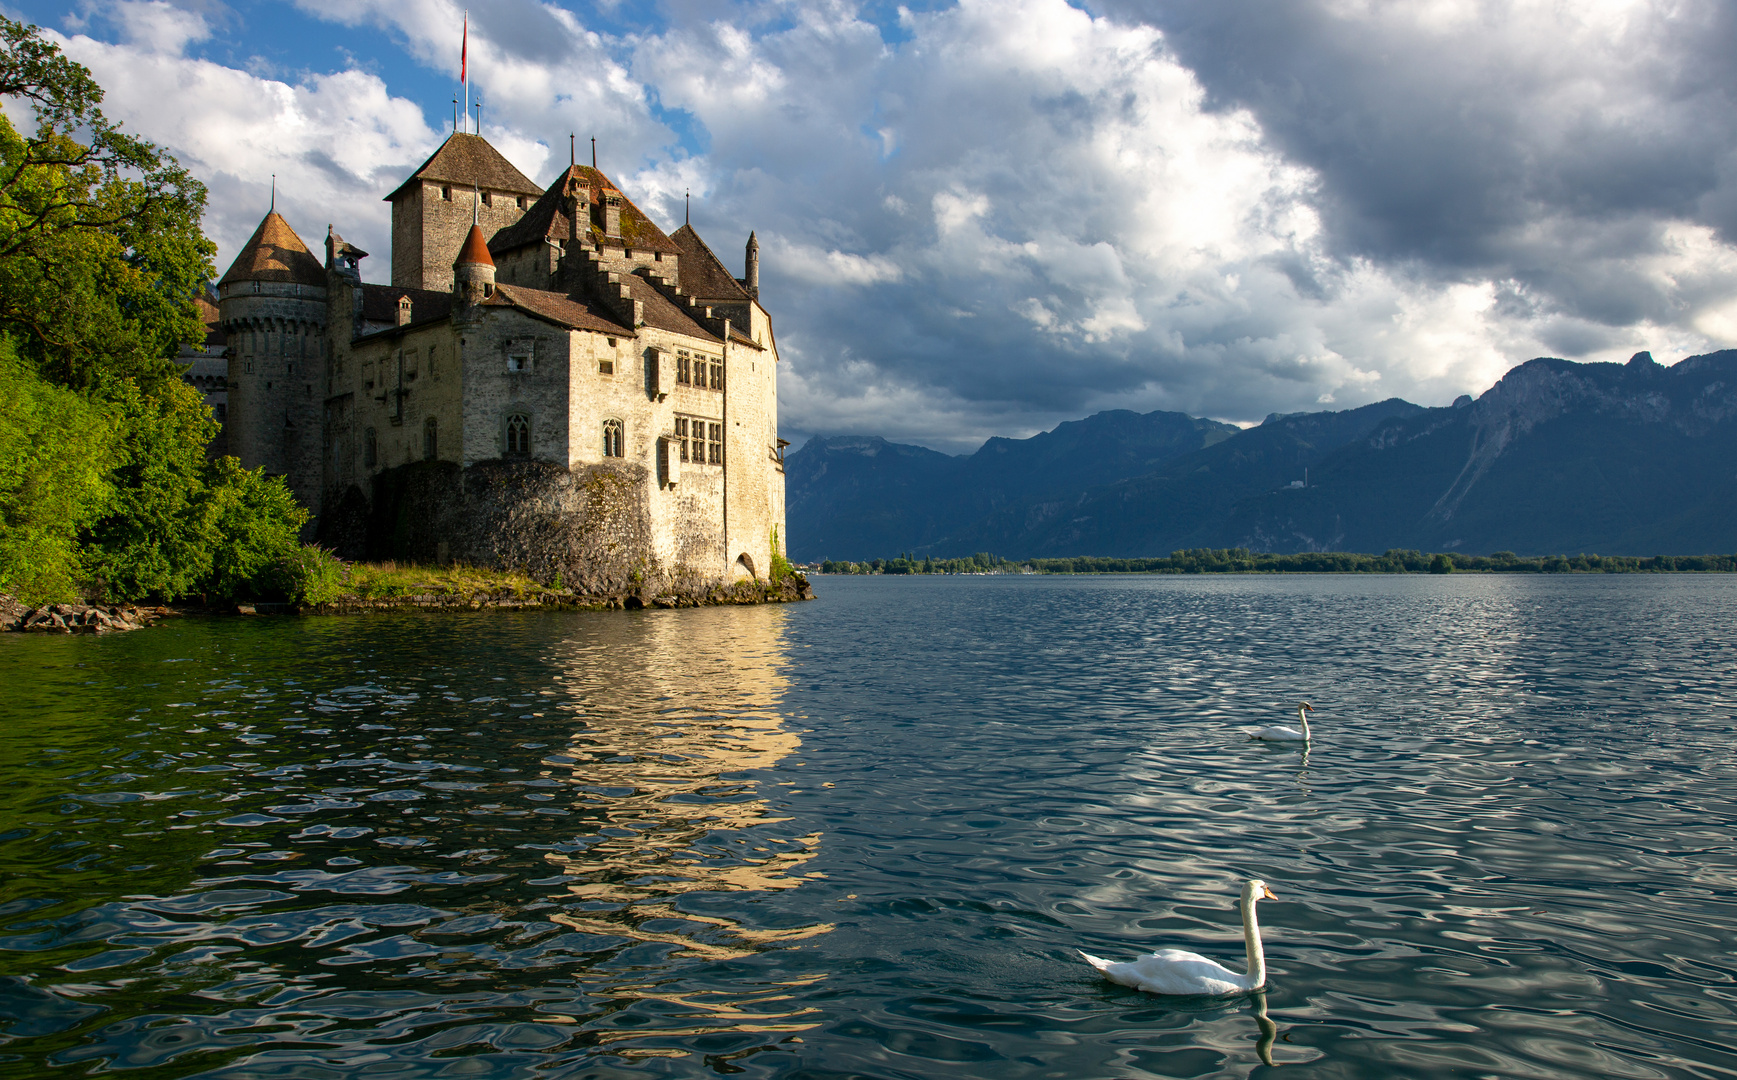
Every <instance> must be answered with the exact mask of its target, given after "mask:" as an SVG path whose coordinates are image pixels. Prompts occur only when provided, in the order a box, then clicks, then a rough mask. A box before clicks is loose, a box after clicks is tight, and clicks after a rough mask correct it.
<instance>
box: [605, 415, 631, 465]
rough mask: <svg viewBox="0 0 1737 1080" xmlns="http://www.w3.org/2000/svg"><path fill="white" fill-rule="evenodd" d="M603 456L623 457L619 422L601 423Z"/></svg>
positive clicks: (607, 421) (608, 421)
mask: <svg viewBox="0 0 1737 1080" xmlns="http://www.w3.org/2000/svg"><path fill="white" fill-rule="evenodd" d="M603 456H604V457H625V456H626V453H625V452H624V451H623V449H622V442H621V421H619V420H605V421H603Z"/></svg>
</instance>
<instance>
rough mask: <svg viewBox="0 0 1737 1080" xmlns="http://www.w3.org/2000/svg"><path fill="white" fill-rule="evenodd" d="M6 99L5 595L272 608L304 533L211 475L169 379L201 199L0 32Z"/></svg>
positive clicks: (63, 65) (242, 475) (46, 47)
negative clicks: (271, 589)
mask: <svg viewBox="0 0 1737 1080" xmlns="http://www.w3.org/2000/svg"><path fill="white" fill-rule="evenodd" d="M0 96H4V97H8V98H10V99H12V100H11V101H10V102H9V103H8V105H9V111H8V112H6V113H0V337H4V338H6V339H8V341H9V344H7V345H6V347H5V350H4V351H5V356H6V361H5V362H6V366H5V370H4V372H3V373H0V383H4V386H3V387H0V389H4V390H5V394H4V396H3V400H0V530H4V532H3V535H0V588H8V589H15V590H16V591H18V592H19V593H20V594H23V595H27V596H29V597H31V598H41V599H49V598H53V599H66V598H69V597H70V594H72V593H74V592H76V591H78V590H80V589H81V588H82V589H84V590H87V591H90V592H93V593H95V594H98V595H101V596H106V597H108V598H111V599H126V600H138V599H143V598H145V597H150V596H154V597H158V598H161V599H164V600H174V599H178V598H180V597H183V596H187V595H189V594H204V595H208V596H209V595H215V596H219V597H229V596H237V595H247V594H250V593H257V592H259V591H261V590H262V589H264V588H267V587H268V586H267V582H266V578H267V576H268V573H269V571H270V570H271V568H272V567H273V566H274V565H275V564H276V563H278V562H279V561H281V560H283V559H285V558H287V557H288V556H289V555H291V554H292V553H293V552H294V551H295V550H296V549H297V546H298V545H297V542H296V531H297V530H298V529H299V528H300V527H301V525H302V524H303V523H304V522H306V520H307V514H306V512H305V511H303V510H302V509H301V508H300V507H298V506H297V505H296V504H295V500H294V498H293V497H292V496H291V495H290V493H289V491H288V489H287V488H286V487H285V486H284V484H283V482H282V481H281V480H277V479H268V478H266V477H265V475H264V474H263V473H262V472H258V471H255V472H249V471H247V470H245V469H242V468H241V467H240V465H239V464H237V463H236V462H235V460H234V459H233V458H230V459H225V460H223V461H219V462H208V461H207V460H206V458H205V447H206V445H207V443H208V442H209V441H210V439H211V437H212V436H213V435H214V434H215V433H216V431H217V427H216V424H215V423H214V422H213V421H212V419H211V416H210V411H209V410H208V409H206V407H205V404H204V401H203V399H202V398H201V397H200V395H199V394H198V393H197V392H196V391H194V390H193V389H192V388H191V387H189V386H188V385H186V383H185V382H183V381H182V379H181V372H180V368H179V367H178V366H177V365H176V363H175V361H174V356H175V354H176V352H177V350H178V347H179V345H180V344H181V343H182V342H189V341H200V340H203V338H204V332H205V331H204V326H203V325H202V323H201V320H200V318H199V315H198V309H197V307H196V306H195V304H194V298H195V297H196V296H197V295H198V294H199V293H200V292H202V291H203V290H204V289H205V288H206V287H207V284H208V283H209V281H210V280H211V277H212V275H213V267H212V265H211V256H212V254H213V252H214V251H215V250H216V249H215V247H214V245H212V244H211V242H210V241H208V240H206V239H205V237H204V235H203V234H202V233H201V232H200V227H199V221H200V216H201V214H202V213H203V211H204V206H205V188H204V186H203V185H202V184H200V183H199V182H198V181H197V180H195V179H193V177H192V176H191V175H189V174H188V173H187V171H186V170H185V169H183V168H182V167H181V166H180V164H179V163H177V162H176V161H175V160H174V158H173V157H171V156H169V155H167V154H165V153H163V152H162V151H161V150H159V149H157V148H156V147H155V146H153V145H151V144H150V143H149V142H146V141H144V140H141V139H137V138H134V137H133V136H131V135H127V134H125V133H123V132H121V131H120V130H119V129H118V128H117V127H116V126H115V125H113V124H111V123H109V121H108V120H107V119H106V118H105V117H104V116H103V114H102V110H101V109H100V108H99V107H98V106H99V105H100V104H101V102H102V89H101V88H100V87H99V86H98V85H97V84H96V82H95V80H93V79H92V78H91V75H90V72H89V71H87V70H86V69H85V68H83V67H81V66H80V65H78V64H76V63H74V62H72V61H71V60H69V59H67V58H66V57H65V56H63V55H61V53H60V51H59V49H58V48H57V47H56V46H55V45H54V44H53V43H52V42H49V41H47V40H46V39H44V38H43V37H42V36H41V32H40V31H39V30H38V29H37V28H36V27H33V26H27V25H25V24H23V23H18V22H14V21H12V20H10V19H6V18H3V17H0ZM25 117H28V119H29V121H30V122H31V123H32V124H33V125H34V127H33V128H32V129H30V130H29V132H28V133H25V132H21V131H20V129H19V128H18V127H15V126H14V124H13V119H14V118H25ZM21 122H22V120H21Z"/></svg>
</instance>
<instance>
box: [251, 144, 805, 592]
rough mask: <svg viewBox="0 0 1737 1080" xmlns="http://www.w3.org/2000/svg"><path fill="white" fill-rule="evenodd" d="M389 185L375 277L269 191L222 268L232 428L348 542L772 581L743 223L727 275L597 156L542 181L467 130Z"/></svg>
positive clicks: (765, 355)
mask: <svg viewBox="0 0 1737 1080" xmlns="http://www.w3.org/2000/svg"><path fill="white" fill-rule="evenodd" d="M386 199H387V201H389V202H390V203H391V204H392V284H391V285H390V286H386V285H375V284H368V283H365V282H363V281H362V279H361V269H360V268H361V262H362V260H363V259H364V258H365V257H367V253H366V252H364V251H361V250H359V249H357V248H356V247H355V246H353V245H351V244H349V243H347V242H345V241H344V239H343V238H342V237H341V236H340V235H339V234H338V233H337V232H336V231H334V230H333V229H332V228H330V227H328V229H327V233H326V236H325V252H324V258H323V259H320V258H316V257H315V255H314V254H313V252H311V251H310V250H309V249H308V247H307V245H306V244H304V243H303V242H302V240H301V238H300V237H299V236H297V235H296V232H295V230H293V229H292V228H290V225H289V223H288V222H287V221H285V220H284V219H283V218H282V217H281V216H279V215H278V214H277V213H276V212H275V211H273V212H271V213H268V214H267V215H266V217H265V220H263V221H262V222H260V225H259V228H258V229H257V230H256V231H255V232H254V234H253V237H252V238H251V239H250V240H249V241H248V242H247V244H246V246H245V247H244V248H243V249H242V251H241V253H240V254H239V255H237V256H236V259H235V262H234V264H233V265H231V266H230V268H229V270H228V271H227V272H226V273H225V274H224V275H223V277H222V279H221V280H220V281H219V282H218V290H217V291H218V309H219V315H220V321H221V326H222V329H223V331H224V332H225V334H226V335H227V341H228V345H229V359H228V365H229V379H228V402H227V425H226V436H227V439H228V446H229V451H230V452H231V453H233V454H235V455H236V456H237V457H239V458H240V459H241V461H242V463H243V464H244V465H246V466H248V467H250V468H252V467H257V466H264V467H265V468H266V469H267V471H269V472H271V473H275V474H281V475H283V476H284V477H285V478H286V480H287V482H288V483H289V486H290V487H291V489H292V490H293V491H294V492H295V493H296V495H297V497H298V498H300V499H301V501H302V502H303V503H304V504H305V505H306V506H307V507H308V508H309V509H310V510H311V511H312V512H313V514H314V522H313V524H312V525H311V529H312V530H313V531H314V532H315V535H316V536H317V538H318V539H319V540H320V542H322V543H325V544H327V545H329V546H332V547H334V548H335V549H337V551H338V553H339V554H341V555H343V556H345V557H349V558H360V557H368V558H397V559H409V560H415V561H426V562H436V561H439V562H445V561H449V560H457V561H462V562H467V563H475V564H478V565H490V566H499V567H506V568H513V569H522V570H524V571H527V572H529V573H530V574H532V575H533V576H535V577H537V578H539V579H541V580H544V581H555V580H559V581H561V582H562V583H563V584H566V585H568V586H570V587H573V588H575V589H577V590H579V591H581V592H584V593H589V594H593V595H636V596H639V597H642V598H644V599H647V600H649V599H651V598H653V597H657V596H666V595H678V596H679V595H697V594H701V593H705V592H706V591H708V590H714V589H716V588H717V587H719V586H727V585H729V584H731V583H732V582H735V581H741V580H744V579H748V578H756V579H761V580H764V578H765V576H766V573H767V571H768V570H769V568H770V567H771V565H772V554H773V545H774V544H777V546H778V547H779V548H780V549H782V548H783V547H784V535H783V534H784V464H783V446H784V442H783V441H782V440H780V439H779V438H778V396H777V388H778V352H777V345H776V342H775V340H774V337H773V332H772V322H771V319H770V318H769V317H768V316H767V314H766V310H765V309H764V308H762V307H761V306H760V298H759V271H758V258H759V246H758V242H757V241H756V240H755V238H754V237H753V236H752V235H750V236H749V239H748V247H747V252H746V266H745V268H744V270H745V272H744V275H743V276H742V277H741V278H736V277H734V276H732V275H731V273H730V272H729V271H728V270H727V269H726V268H725V267H724V265H723V263H722V262H721V261H720V260H719V259H718V257H717V256H716V255H714V254H713V253H712V250H711V249H710V248H709V247H707V246H706V244H705V242H704V241H703V240H701V239H700V236H699V234H698V233H697V232H695V231H694V230H693V228H692V227H691V226H689V225H683V226H682V228H681V229H679V230H678V231H676V232H675V233H674V234H673V235H666V234H665V233H664V232H663V231H662V230H661V229H659V228H658V227H657V225H655V224H654V223H653V222H652V221H651V220H650V219H649V218H647V217H646V216H645V215H644V214H643V213H641V212H640V211H639V209H638V207H636V206H635V205H634V204H633V202H632V201H631V200H630V199H628V198H627V196H626V195H624V194H623V193H622V192H621V191H620V189H618V188H617V187H616V186H615V185H614V184H613V183H612V182H611V181H610V180H609V178H608V177H607V176H605V175H604V174H603V173H601V172H599V171H598V170H597V169H595V168H586V167H582V166H578V165H573V166H570V167H568V168H567V169H565V170H563V171H562V172H561V174H560V175H559V176H557V177H556V178H555V180H554V182H552V183H551V184H549V185H548V187H546V188H544V189H542V190H538V188H537V187H536V186H535V185H534V184H532V183H531V182H530V181H529V180H528V179H526V177H525V176H524V175H523V174H522V173H520V172H519V171H518V170H517V169H516V168H514V167H513V166H512V164H511V163H509V162H508V161H507V160H506V159H505V158H504V157H502V156H501V155H500V154H499V153H498V152H497V151H496V150H495V149H494V147H492V146H491V145H489V143H488V142H487V141H486V140H484V139H483V138H481V137H480V136H477V135H471V134H465V133H455V134H453V135H451V136H450V137H449V138H448V139H447V140H446V142H445V143H443V144H442V145H441V147H440V149H439V150H437V151H435V153H434V155H433V156H432V157H430V158H429V159H428V160H427V161H426V162H424V163H423V165H422V167H421V168H419V169H417V170H416V172H415V173H414V174H413V175H412V176H410V178H409V179H407V180H405V181H404V183H403V184H402V185H400V186H399V187H398V188H397V190H395V191H393V192H392V193H391V194H390V195H388V196H386Z"/></svg>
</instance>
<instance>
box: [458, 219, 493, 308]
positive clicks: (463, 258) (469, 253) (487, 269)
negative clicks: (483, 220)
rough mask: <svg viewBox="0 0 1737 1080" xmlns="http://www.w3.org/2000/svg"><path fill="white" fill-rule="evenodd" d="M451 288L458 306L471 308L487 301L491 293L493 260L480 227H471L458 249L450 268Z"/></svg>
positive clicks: (476, 225)
mask: <svg viewBox="0 0 1737 1080" xmlns="http://www.w3.org/2000/svg"><path fill="white" fill-rule="evenodd" d="M452 287H453V292H454V295H455V297H456V299H457V300H458V302H459V303H460V304H461V305H463V306H465V307H472V306H474V305H476V304H480V303H482V302H483V301H484V300H487V299H488V298H489V296H490V295H492V294H493V293H494V291H495V260H494V259H493V258H492V257H490V255H489V242H488V239H487V238H486V237H485V236H483V231H482V226H481V225H478V224H476V223H475V222H472V223H471V226H470V235H469V236H467V237H465V238H464V246H463V247H461V248H459V249H458V259H457V260H456V261H454V262H453V264H452Z"/></svg>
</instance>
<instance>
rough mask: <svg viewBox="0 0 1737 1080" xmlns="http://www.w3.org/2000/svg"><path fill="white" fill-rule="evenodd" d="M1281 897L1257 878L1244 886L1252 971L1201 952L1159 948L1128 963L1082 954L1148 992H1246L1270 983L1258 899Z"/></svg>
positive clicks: (1244, 930)
mask: <svg viewBox="0 0 1737 1080" xmlns="http://www.w3.org/2000/svg"><path fill="white" fill-rule="evenodd" d="M1262 899H1266V900H1277V899H1278V897H1276V896H1274V895H1273V891H1272V890H1271V889H1269V888H1267V883H1266V882H1264V881H1261V880H1260V879H1259V878H1256V879H1255V880H1253V881H1250V882H1249V883H1248V884H1246V885H1244V886H1243V887H1242V938H1243V942H1244V944H1245V945H1247V947H1248V974H1247V975H1238V974H1237V973H1236V972H1234V971H1232V970H1230V969H1229V968H1227V967H1225V966H1224V965H1223V964H1220V963H1218V962H1217V961H1214V960H1208V959H1207V958H1206V957H1204V956H1201V955H1200V954H1199V953H1191V952H1184V951H1182V950H1181V949H1159V950H1158V951H1157V952H1155V953H1152V954H1151V955H1149V956H1142V957H1140V958H1139V959H1138V960H1134V961H1131V962H1129V963H1126V964H1115V963H1111V962H1110V961H1108V960H1100V959H1098V958H1097V957H1095V956H1093V955H1092V954H1090V953H1087V952H1081V953H1080V955H1081V956H1083V957H1085V958H1086V963H1088V964H1090V965H1092V966H1093V967H1095V968H1097V969H1098V971H1099V972H1100V973H1102V974H1103V976H1104V978H1106V979H1108V980H1110V981H1111V982H1113V983H1121V984H1122V985H1123V986H1132V987H1134V988H1135V989H1136V990H1144V991H1146V992H1147V993H1148V994H1203V995H1212V996H1218V995H1222V994H1244V993H1247V992H1248V991H1250V990H1259V989H1260V988H1261V987H1263V986H1265V985H1266V984H1267V957H1266V954H1265V953H1264V952H1262V951H1261V928H1260V924H1259V923H1257V922H1255V902H1256V901H1257V900H1262Z"/></svg>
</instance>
